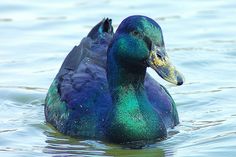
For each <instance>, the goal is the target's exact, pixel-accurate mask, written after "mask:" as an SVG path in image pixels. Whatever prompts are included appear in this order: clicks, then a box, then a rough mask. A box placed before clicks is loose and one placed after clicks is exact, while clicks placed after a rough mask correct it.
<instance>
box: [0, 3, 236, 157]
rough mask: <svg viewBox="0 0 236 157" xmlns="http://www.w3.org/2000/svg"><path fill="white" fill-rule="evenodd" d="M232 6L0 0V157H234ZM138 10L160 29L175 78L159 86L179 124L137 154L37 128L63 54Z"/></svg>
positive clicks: (235, 31)
mask: <svg viewBox="0 0 236 157" xmlns="http://www.w3.org/2000/svg"><path fill="white" fill-rule="evenodd" d="M235 8H236V1H235V0H218V1H214V0H180V1H173V0H165V1H157V0H155V1H154V0H145V1H144V0H136V1H127V0H126V1H123V0H117V1H115V0H99V1H87V0H71V1H66V0H58V1H46V0H41V1H36V0H16V1H11V0H1V1H0V156H4V157H5V156H22V157H25V156H66V155H71V156H134V157H137V156H140V157H141V156H144V157H152V156H153V157H154V156H155V157H157V156H168V157H169V156H171V157H172V156H174V157H183V156H196V157H201V156H206V157H209V156H214V157H222V156H227V157H235V156H236V108H235V105H236V104H235V102H236V94H235V93H236V79H235V76H236V68H235V67H236V27H235V26H236V18H235V15H236V9H235ZM134 14H142V15H146V16H149V17H151V18H153V19H155V20H156V21H157V22H158V23H159V24H160V25H161V27H162V30H163V33H164V39H165V44H166V48H167V51H168V54H169V56H170V59H171V60H172V62H173V63H174V64H175V65H176V67H177V68H178V70H179V71H181V72H182V73H183V74H184V75H185V79H186V82H185V84H184V85H182V86H179V87H176V86H173V85H171V84H169V83H167V82H165V81H163V80H161V79H160V78H159V76H158V75H156V74H155V73H154V72H153V71H152V70H149V72H150V73H151V74H152V75H153V76H154V77H155V78H156V80H158V81H159V82H161V83H162V84H163V85H165V86H166V87H167V89H168V90H169V91H170V93H171V95H172V96H173V98H174V99H175V101H176V103H177V108H178V112H179V116H180V122H181V123H180V125H179V126H177V127H176V128H175V129H174V130H170V132H169V136H168V139H167V140H165V141H162V142H158V143H156V144H153V145H151V146H149V147H147V148H144V149H141V150H129V149H124V148H122V147H121V146H119V145H112V144H109V143H103V142H101V141H93V140H79V139H73V138H70V137H67V136H64V135H62V134H60V133H58V132H57V131H56V130H54V129H53V128H52V127H50V126H49V125H47V124H46V123H45V119H44V113H43V105H42V104H43V103H44V98H45V95H46V93H47V89H48V87H49V85H50V84H51V82H52V80H53V78H54V76H55V75H56V73H57V72H58V70H59V67H60V65H61V63H62V61H63V60H64V58H65V56H66V55H67V53H68V52H69V51H70V50H71V49H72V48H73V46H74V45H77V44H79V42H80V40H81V39H82V38H83V37H84V36H86V35H87V33H88V32H89V30H90V29H91V28H92V27H93V26H94V25H95V24H96V23H97V22H99V21H100V20H101V19H102V18H104V17H110V18H112V19H113V24H114V27H115V29H116V28H117V26H118V25H119V23H120V22H121V21H122V19H124V18H125V17H127V16H129V15H134Z"/></svg>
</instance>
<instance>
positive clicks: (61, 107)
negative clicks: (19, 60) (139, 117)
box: [45, 19, 113, 138]
mask: <svg viewBox="0 0 236 157" xmlns="http://www.w3.org/2000/svg"><path fill="white" fill-rule="evenodd" d="M108 26H109V27H108ZM110 27H111V28H110ZM112 36H113V28H112V26H111V21H110V19H104V20H103V21H101V22H100V23H99V24H98V25H96V26H95V27H94V28H93V29H92V30H91V32H90V33H89V34H88V36H87V37H85V38H83V39H82V41H81V43H80V44H79V45H78V46H75V47H74V48H73V49H72V50H71V51H70V53H69V54H68V55H67V57H66V58H65V60H64V62H63V64H62V66H61V68H60V70H59V72H58V74H57V75H56V77H55V79H54V82H53V83H52V85H51V87H50V89H49V92H48V94H47V97H46V101H45V116H46V120H47V122H49V123H51V124H52V125H53V126H54V127H56V128H57V129H58V130H59V131H60V132H62V133H65V134H69V135H72V136H81V137H86V136H88V137H94V138H97V136H98V135H99V136H102V133H101V132H103V130H101V129H102V125H103V124H100V123H102V122H104V119H105V115H106V114H105V113H106V112H107V111H108V109H109V106H111V96H110V93H109V89H108V83H107V78H106V68H105V67H106V58H107V48H108V45H109V43H110V41H111V39H112ZM84 124H87V125H86V126H85V125H84ZM98 132H99V133H98Z"/></svg>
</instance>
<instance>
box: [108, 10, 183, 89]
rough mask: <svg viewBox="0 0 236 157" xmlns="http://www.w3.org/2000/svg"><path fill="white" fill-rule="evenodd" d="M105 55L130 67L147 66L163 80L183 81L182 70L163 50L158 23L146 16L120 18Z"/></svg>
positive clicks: (178, 83)
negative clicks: (177, 68) (176, 66)
mask: <svg viewBox="0 0 236 157" xmlns="http://www.w3.org/2000/svg"><path fill="white" fill-rule="evenodd" d="M114 49H115V50H114ZM109 53H114V54H112V55H110V54H109ZM109 56H113V58H116V59H115V60H116V62H119V64H120V65H123V66H127V65H128V66H129V68H130V67H133V68H135V69H133V71H135V70H139V69H142V68H145V69H146V68H147V67H151V68H152V69H154V70H155V71H156V72H157V73H158V74H159V76H160V77H162V78H163V79H164V80H166V81H168V82H170V83H173V84H175V85H182V84H183V80H184V79H183V76H182V74H181V73H180V72H178V71H177V70H176V68H175V67H174V66H173V65H172V64H171V62H170V60H169V57H168V55H167V53H166V50H165V44H164V39H163V35H162V30H161V27H160V26H159V25H158V24H157V23H156V22H155V21H154V20H152V19H151V18H148V17H146V16H139V15H135V16H130V17H128V18H126V19H124V20H123V21H122V23H121V24H120V25H119V27H118V29H117V31H116V33H115V35H114V38H113V41H112V42H111V45H110V46H109V49H108V58H109ZM108 62H109V59H108ZM131 71H132V70H131Z"/></svg>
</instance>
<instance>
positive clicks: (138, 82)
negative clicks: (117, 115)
mask: <svg viewBox="0 0 236 157" xmlns="http://www.w3.org/2000/svg"><path fill="white" fill-rule="evenodd" d="M108 67H109V65H108ZM108 71H109V73H108V75H107V77H108V81H109V88H110V91H111V93H112V99H113V103H114V105H127V104H129V102H130V101H131V100H132V102H134V100H135V101H136V102H137V105H140V104H142V103H146V104H147V103H149V102H148V101H146V102H142V103H141V102H140V101H143V100H144V99H146V94H145V90H144V78H145V74H146V67H143V66H140V67H137V66H136V67H133V66H132V65H117V66H116V68H113V69H112V70H109V69H108ZM141 98H143V100H141ZM146 100H147V99H146Z"/></svg>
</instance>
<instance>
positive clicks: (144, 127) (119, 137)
mask: <svg viewBox="0 0 236 157" xmlns="http://www.w3.org/2000/svg"><path fill="white" fill-rule="evenodd" d="M109 63H112V64H109ZM107 67H108V69H107V78H108V81H109V88H110V91H111V95H112V101H113V107H112V110H111V112H110V113H109V116H108V117H109V118H108V119H109V121H108V123H107V124H108V126H109V129H108V136H109V138H110V140H112V141H115V142H119V143H123V142H124V143H125V142H128V141H140V140H144V141H149V140H153V139H157V138H159V137H162V136H165V128H164V124H163V123H162V121H161V119H160V117H159V116H158V115H157V113H156V112H155V111H154V110H153V108H152V105H151V103H150V102H149V100H148V98H147V95H146V92H145V88H144V78H145V74H146V68H145V67H136V68H135V69H134V68H133V67H131V66H128V67H125V66H121V65H115V64H114V62H109V61H108V65H107Z"/></svg>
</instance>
